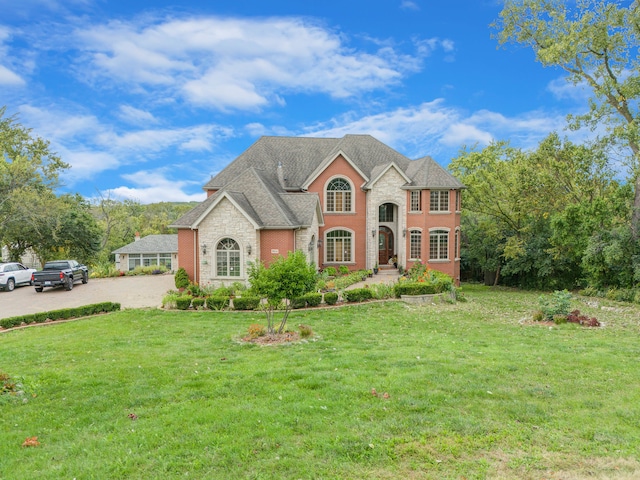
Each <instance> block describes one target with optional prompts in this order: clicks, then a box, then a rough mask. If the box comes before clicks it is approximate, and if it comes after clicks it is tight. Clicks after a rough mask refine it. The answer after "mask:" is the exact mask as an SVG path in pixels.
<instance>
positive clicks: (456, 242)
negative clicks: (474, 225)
mask: <svg viewBox="0 0 640 480" xmlns="http://www.w3.org/2000/svg"><path fill="white" fill-rule="evenodd" d="M453 248H454V252H453V256H454V258H460V229H458V228H456V234H455V240H454V242H453Z"/></svg>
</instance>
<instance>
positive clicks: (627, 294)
mask: <svg viewBox="0 0 640 480" xmlns="http://www.w3.org/2000/svg"><path fill="white" fill-rule="evenodd" d="M605 297H606V298H608V299H609V300H615V301H617V302H633V300H634V297H635V291H634V290H633V289H631V288H610V289H609V290H607V293H606V295H605Z"/></svg>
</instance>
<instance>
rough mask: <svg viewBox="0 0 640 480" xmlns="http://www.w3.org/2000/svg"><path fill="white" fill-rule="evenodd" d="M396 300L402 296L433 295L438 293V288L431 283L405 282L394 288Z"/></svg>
mask: <svg viewBox="0 0 640 480" xmlns="http://www.w3.org/2000/svg"><path fill="white" fill-rule="evenodd" d="M394 292H395V294H396V298H400V296H401V295H432V294H434V293H436V286H435V285H432V284H429V283H419V282H403V283H398V284H396V286H395V287H394Z"/></svg>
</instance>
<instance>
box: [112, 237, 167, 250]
mask: <svg viewBox="0 0 640 480" xmlns="http://www.w3.org/2000/svg"><path fill="white" fill-rule="evenodd" d="M177 252H178V235H176V234H169V235H147V236H146V237H142V238H141V239H140V240H138V241H136V242H131V243H130V244H128V245H125V246H124V247H120V248H118V249H117V250H114V251H113V252H111V253H126V254H130V253H177Z"/></svg>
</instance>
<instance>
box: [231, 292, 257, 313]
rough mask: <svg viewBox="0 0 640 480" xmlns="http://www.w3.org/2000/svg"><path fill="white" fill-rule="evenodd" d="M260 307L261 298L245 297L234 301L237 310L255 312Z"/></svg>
mask: <svg viewBox="0 0 640 480" xmlns="http://www.w3.org/2000/svg"><path fill="white" fill-rule="evenodd" d="M258 305H260V297H254V296H250V295H243V296H242V297H237V298H234V299H233V308H234V309H235V310H255V309H256V308H258Z"/></svg>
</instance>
